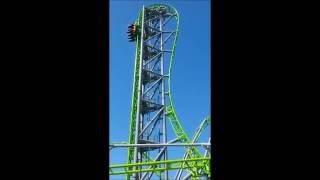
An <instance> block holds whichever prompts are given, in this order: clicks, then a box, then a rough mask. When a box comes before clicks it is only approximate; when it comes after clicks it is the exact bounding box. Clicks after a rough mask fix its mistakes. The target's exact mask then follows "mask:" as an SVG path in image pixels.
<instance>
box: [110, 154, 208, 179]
mask: <svg viewBox="0 0 320 180" xmlns="http://www.w3.org/2000/svg"><path fill="white" fill-rule="evenodd" d="M191 162H192V163H191ZM209 162H210V158H193V159H175V160H166V161H155V162H142V163H135V164H117V165H111V166H110V167H109V170H110V175H118V174H128V173H136V172H151V171H155V172H161V171H165V170H174V169H181V168H182V169H187V168H194V167H196V168H205V166H207V164H208V163H209ZM181 163H184V164H185V165H184V166H183V167H181ZM163 164H167V165H168V167H167V168H160V167H156V166H154V167H153V168H149V169H142V168H141V167H142V166H150V165H163ZM128 167H138V168H139V170H127V168H128ZM119 168H124V171H116V169H119Z"/></svg>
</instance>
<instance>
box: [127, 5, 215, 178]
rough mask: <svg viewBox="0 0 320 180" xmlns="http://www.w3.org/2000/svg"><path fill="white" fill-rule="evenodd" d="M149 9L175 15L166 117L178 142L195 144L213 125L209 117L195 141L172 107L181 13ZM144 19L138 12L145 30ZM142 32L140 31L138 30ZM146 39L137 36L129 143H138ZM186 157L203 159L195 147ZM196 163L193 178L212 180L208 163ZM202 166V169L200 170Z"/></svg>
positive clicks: (139, 23) (131, 154)
mask: <svg viewBox="0 0 320 180" xmlns="http://www.w3.org/2000/svg"><path fill="white" fill-rule="evenodd" d="M146 8H147V9H149V10H152V9H161V8H164V9H166V12H168V13H170V14H172V15H173V17H174V18H175V20H176V29H175V33H174V40H173V46H172V49H171V57H170V65H169V72H168V75H167V77H168V92H167V95H168V97H169V103H168V105H166V107H165V116H166V117H167V118H168V119H169V122H170V124H171V126H172V129H173V131H174V133H175V136H176V137H177V139H178V140H179V141H180V142H182V143H192V142H195V141H196V140H197V139H198V138H199V136H200V134H201V133H202V131H203V129H204V128H205V127H206V126H207V125H208V124H209V123H210V117H208V118H206V119H205V120H204V122H203V123H202V124H201V125H200V127H199V128H198V130H197V131H196V133H195V134H194V137H193V139H190V138H189V137H188V135H187V133H186V132H185V130H184V128H183V127H182V125H181V122H180V121H179V119H178V116H177V114H176V112H175V109H174V104H173V99H172V95H171V91H172V88H171V73H172V67H173V63H174V56H175V50H176V44H177V39H178V34H179V14H178V11H177V10H176V9H175V8H173V7H171V6H169V5H165V4H154V5H151V6H147V7H146ZM144 16H145V12H144V10H141V11H140V12H139V16H138V19H137V20H136V22H135V25H136V26H137V27H139V28H141V27H143V24H144V23H145V22H144ZM139 32H140V31H139ZM144 40H145V39H144V38H143V33H138V34H137V36H136V55H135V68H134V82H133V91H132V104H131V119H130V133H129V144H134V143H135V137H136V136H137V133H139V132H137V119H138V118H137V116H138V114H139V109H138V103H139V102H140V100H139V95H140V94H139V93H140V90H139V83H141V78H142V77H141V64H142V63H141V62H140V61H142V60H141V56H142V51H143V49H142V48H143V43H144ZM186 150H187V152H186V154H185V157H184V159H192V158H203V155H201V153H200V152H199V150H198V149H197V148H196V147H186ZM134 153H135V150H134V148H133V147H129V148H128V159H127V163H128V164H133V163H134V156H135V155H134ZM148 159H149V160H150V161H151V160H152V158H150V157H148ZM195 163H196V162H190V164H189V165H190V167H191V168H188V171H189V172H190V174H191V175H192V177H197V176H198V177H199V176H200V175H199V173H200V172H205V173H206V174H207V175H209V177H210V170H209V164H210V163H209V161H202V162H201V161H200V162H197V163H198V164H197V165H199V164H200V165H199V166H196V164H195ZM178 166H181V167H183V166H184V163H180V165H178ZM199 167H202V168H201V169H199ZM127 171H130V172H131V171H134V169H133V168H132V166H130V167H127ZM131 175H132V174H130V173H128V174H127V179H130V176H131Z"/></svg>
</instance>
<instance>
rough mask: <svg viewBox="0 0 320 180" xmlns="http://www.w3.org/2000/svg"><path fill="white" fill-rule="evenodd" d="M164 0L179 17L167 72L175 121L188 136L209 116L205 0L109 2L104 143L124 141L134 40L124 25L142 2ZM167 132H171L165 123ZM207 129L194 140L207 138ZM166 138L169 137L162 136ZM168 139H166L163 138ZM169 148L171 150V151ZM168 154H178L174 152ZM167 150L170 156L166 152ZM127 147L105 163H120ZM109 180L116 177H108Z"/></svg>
mask: <svg viewBox="0 0 320 180" xmlns="http://www.w3.org/2000/svg"><path fill="white" fill-rule="evenodd" d="M161 2H165V3H168V4H170V5H171V6H173V7H175V8H176V9H177V11H178V12H179V15H180V32H179V38H178V42H177V48H176V53H175V62H174V65H173V70H172V74H171V84H172V87H171V88H172V98H173V102H174V107H175V110H176V113H177V116H178V117H179V120H180V122H181V124H182V126H183V127H184V129H185V131H186V132H187V133H188V135H189V137H192V135H193V133H194V132H195V130H196V128H197V127H198V125H199V124H200V122H201V121H202V120H203V118H204V117H205V116H207V115H209V114H210V1H207V0H201V1H182V0H175V1H142V0H131V1H122V0H121V1H116V0H112V1H110V42H109V43H110V71H109V73H110V122H109V125H110V128H109V129H110V137H109V140H110V143H112V142H122V141H125V142H127V141H128V136H129V123H130V110H131V109H130V108H131V98H132V97H131V96H132V83H133V67H134V56H135V44H134V43H129V42H128V40H127V34H126V31H127V25H128V24H130V23H132V22H134V21H135V20H136V18H137V15H138V11H139V10H140V9H141V8H142V5H150V4H154V3H161ZM167 127H168V131H171V133H173V131H172V128H171V126H170V124H169V123H168V125H167ZM208 134H209V130H207V131H206V132H204V134H203V135H202V137H201V138H200V141H201V142H206V141H207V140H208ZM168 136H169V135H168ZM169 139H170V138H169ZM171 151H172V152H171ZM171 151H169V157H171V156H172V157H173V158H174V157H177V158H182V157H181V156H182V155H183V154H182V155H181V153H179V152H178V151H176V150H174V149H173V150H171ZM170 153H171V154H170ZM126 158H127V149H125V148H121V149H114V150H112V151H111V152H110V162H111V164H115V163H116V164H120V163H121V164H122V163H126ZM111 179H122V178H121V176H112V177H111Z"/></svg>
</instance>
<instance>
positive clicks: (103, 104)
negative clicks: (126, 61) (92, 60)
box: [96, 0, 109, 179]
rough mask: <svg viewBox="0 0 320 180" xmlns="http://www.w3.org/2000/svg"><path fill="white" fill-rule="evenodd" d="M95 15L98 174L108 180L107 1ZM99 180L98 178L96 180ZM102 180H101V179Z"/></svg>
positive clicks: (104, 1)
mask: <svg viewBox="0 0 320 180" xmlns="http://www.w3.org/2000/svg"><path fill="white" fill-rule="evenodd" d="M96 9H97V11H96V13H97V14H96V15H97V23H96V24H97V29H96V32H97V35H98V36H97V37H96V38H97V64H96V72H97V74H96V81H97V82H96V92H97V97H96V99H97V101H96V102H97V103H96V105H97V107H96V110H97V112H96V114H97V116H96V118H97V122H98V123H97V129H98V131H97V137H98V138H97V139H98V142H97V143H98V144H99V154H100V153H101V156H99V157H102V158H103V159H102V160H101V161H99V162H102V164H100V165H99V167H101V169H99V170H98V171H99V172H98V174H101V176H99V177H103V179H108V176H107V175H108V165H109V151H108V144H109V143H108V142H109V138H108V137H109V73H108V72H109V38H108V37H109V33H108V32H109V18H108V16H109V1H108V0H100V1H99V2H98V3H97V7H96ZM98 179H100V178H98ZM101 179H102V178H101Z"/></svg>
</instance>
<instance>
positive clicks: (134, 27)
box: [127, 24, 137, 42]
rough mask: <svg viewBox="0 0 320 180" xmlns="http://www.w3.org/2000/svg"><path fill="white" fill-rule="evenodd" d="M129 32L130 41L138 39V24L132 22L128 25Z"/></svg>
mask: <svg viewBox="0 0 320 180" xmlns="http://www.w3.org/2000/svg"><path fill="white" fill-rule="evenodd" d="M127 33H128V41H129V42H134V41H136V40H137V39H136V37H137V25H135V24H130V25H129V26H128V31H127Z"/></svg>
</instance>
